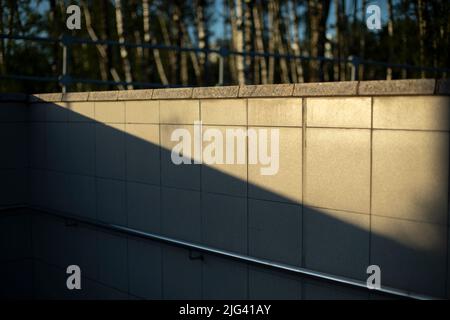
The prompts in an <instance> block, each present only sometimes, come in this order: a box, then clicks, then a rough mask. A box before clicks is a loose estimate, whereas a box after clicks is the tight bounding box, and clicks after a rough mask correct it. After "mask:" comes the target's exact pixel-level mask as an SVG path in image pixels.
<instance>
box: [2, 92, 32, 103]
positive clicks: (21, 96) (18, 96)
mask: <svg viewBox="0 0 450 320" xmlns="http://www.w3.org/2000/svg"><path fill="white" fill-rule="evenodd" d="M27 100H28V95H26V94H25V93H0V101H1V102H3V101H5V102H6V101H8V102H9V101H27Z"/></svg>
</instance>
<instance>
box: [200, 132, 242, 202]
mask: <svg viewBox="0 0 450 320" xmlns="http://www.w3.org/2000/svg"><path fill="white" fill-rule="evenodd" d="M210 130H218V131H217V133H218V134H219V133H220V134H221V136H222V139H216V138H212V139H211V141H205V142H204V143H203V155H205V154H206V155H207V156H206V157H203V158H202V159H203V164H202V165H201V166H202V167H201V170H202V190H207V191H208V192H217V193H224V194H229V195H236V196H245V194H246V193H247V165H246V164H247V160H246V158H247V145H246V140H247V139H246V137H245V132H246V129H245V127H213V126H203V133H208V132H212V131H210ZM229 130H240V131H239V132H241V133H238V131H233V132H235V133H236V134H237V135H239V137H241V138H243V139H240V138H237V137H236V138H233V137H231V134H232V133H233V132H231V131H229ZM227 135H230V137H229V138H228V137H227ZM214 145H215V146H216V148H217V149H216V148H214ZM228 145H229V147H228ZM220 146H222V150H221V151H222V157H220V156H219V155H218V154H220V151H219V150H220V148H219V147H220ZM233 146H234V148H233ZM210 148H214V149H210ZM228 150H232V151H228ZM227 155H228V157H231V155H234V157H233V159H230V163H229V164H227ZM210 157H211V159H210ZM214 157H215V158H214ZM241 157H242V158H241ZM213 160H214V162H217V163H213V164H209V163H210V162H211V161H213Z"/></svg>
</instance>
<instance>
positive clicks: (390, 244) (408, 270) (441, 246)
mask: <svg viewBox="0 0 450 320" xmlns="http://www.w3.org/2000/svg"><path fill="white" fill-rule="evenodd" d="M447 241H448V239H447V227H441V226H438V225H434V224H429V223H421V222H413V221H407V220H400V219H392V218H384V217H378V216H373V217H372V239H371V246H372V249H371V262H370V263H371V264H375V265H378V266H379V267H380V268H381V285H382V286H383V285H385V286H390V287H394V288H399V289H405V290H410V291H412V292H416V293H421V294H428V295H432V296H436V297H444V296H445V291H446V288H445V281H446V277H447Z"/></svg>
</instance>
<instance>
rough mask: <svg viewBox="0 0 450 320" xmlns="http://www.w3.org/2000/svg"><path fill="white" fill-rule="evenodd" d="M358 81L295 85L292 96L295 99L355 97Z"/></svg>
mask: <svg viewBox="0 0 450 320" xmlns="http://www.w3.org/2000/svg"><path fill="white" fill-rule="evenodd" d="M357 94H358V81H343V82H321V83H296V84H295V85H294V93H293V95H294V96H296V97H314V96H356V95H357Z"/></svg>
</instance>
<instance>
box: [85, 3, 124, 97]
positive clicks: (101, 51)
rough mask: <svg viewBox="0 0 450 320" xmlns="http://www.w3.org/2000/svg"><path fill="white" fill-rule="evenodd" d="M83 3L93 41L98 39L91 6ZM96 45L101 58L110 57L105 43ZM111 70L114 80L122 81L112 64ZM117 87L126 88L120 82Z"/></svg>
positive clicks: (88, 30) (87, 25) (88, 29)
mask: <svg viewBox="0 0 450 320" xmlns="http://www.w3.org/2000/svg"><path fill="white" fill-rule="evenodd" d="M81 4H82V7H83V13H84V19H85V21H86V29H87V32H88V34H89V37H90V38H91V40H93V41H98V37H97V34H96V33H95V31H94V28H93V27H92V19H91V13H90V12H89V8H88V6H87V3H86V1H84V0H82V1H81ZM95 47H96V48H97V51H98V53H99V55H100V60H102V59H104V60H106V59H108V54H107V52H106V49H105V47H104V46H103V45H101V44H97V45H95ZM109 72H110V73H111V76H112V78H113V80H114V81H115V82H120V81H121V80H120V76H119V74H118V73H117V70H116V69H115V68H114V67H113V66H112V65H111V68H110V70H109ZM117 88H118V89H119V90H123V89H124V87H123V86H122V85H120V84H118V85H117Z"/></svg>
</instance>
